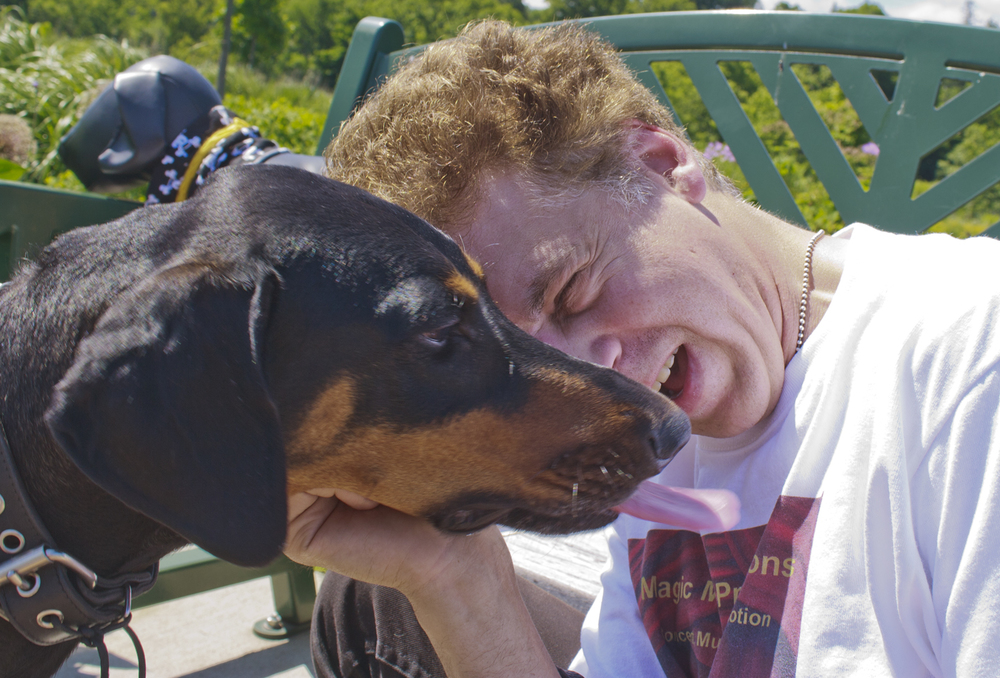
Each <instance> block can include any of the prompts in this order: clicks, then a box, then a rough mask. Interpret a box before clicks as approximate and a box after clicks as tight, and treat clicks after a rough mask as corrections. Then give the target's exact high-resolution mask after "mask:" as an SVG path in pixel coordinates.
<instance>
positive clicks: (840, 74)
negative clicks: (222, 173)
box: [320, 11, 1000, 236]
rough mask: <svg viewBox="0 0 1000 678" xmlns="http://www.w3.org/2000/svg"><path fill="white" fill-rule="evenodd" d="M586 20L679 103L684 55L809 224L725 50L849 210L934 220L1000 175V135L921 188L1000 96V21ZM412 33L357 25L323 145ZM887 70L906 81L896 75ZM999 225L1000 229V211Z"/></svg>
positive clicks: (677, 16)
mask: <svg viewBox="0 0 1000 678" xmlns="http://www.w3.org/2000/svg"><path fill="white" fill-rule="evenodd" d="M585 23H586V24H587V25H588V26H589V27H590V28H591V29H592V30H594V31H596V32H598V33H600V34H601V35H602V36H603V37H605V38H606V39H607V40H609V41H610V42H611V43H612V44H613V45H615V46H616V47H617V48H618V49H619V50H620V51H621V53H622V56H623V58H624V59H625V61H626V63H628V65H629V66H630V67H631V68H632V69H633V70H634V71H635V72H636V73H637V74H638V76H639V78H640V79H641V81H642V82H643V83H644V84H645V85H646V86H647V87H649V89H650V90H652V91H653V92H654V93H656V94H657V95H658V96H659V97H660V99H661V100H662V101H663V102H664V103H665V104H666V105H667V106H670V100H669V98H668V96H667V94H666V93H665V91H664V88H663V86H662V85H661V83H660V81H659V79H658V78H657V77H656V75H655V73H654V72H653V68H652V64H655V63H656V62H671V61H673V62H680V63H682V64H683V66H684V68H685V70H686V71H687V73H688V75H689V76H690V78H691V81H692V82H693V84H694V86H695V87H696V88H697V91H698V94H699V95H700V97H701V99H702V101H703V102H704V104H705V106H706V108H707V109H708V112H709V114H710V115H711V117H712V119H713V120H714V121H715V124H716V126H717V128H718V130H719V132H720V133H721V135H722V137H723V139H724V140H725V142H726V143H727V144H728V146H729V147H730V149H731V150H732V153H733V155H734V156H735V159H736V161H737V163H738V164H739V166H740V168H741V170H742V171H743V173H744V175H745V176H746V178H747V181H748V183H749V184H750V187H751V188H752V189H753V192H754V194H755V198H756V200H757V201H758V202H759V203H760V205H761V206H762V207H764V208H765V209H767V210H770V211H772V212H774V213H776V214H779V215H780V216H782V217H784V218H786V219H788V220H790V221H794V222H798V223H802V224H804V223H805V219H804V217H803V216H802V212H801V210H800V209H799V207H798V205H796V202H795V200H794V198H793V196H792V194H791V192H790V191H789V189H788V186H787V185H786V183H785V181H784V180H783V179H782V177H781V175H780V174H779V171H778V169H777V168H776V167H775V164H774V162H773V161H772V158H771V156H770V155H769V153H768V151H767V149H766V148H765V145H764V143H763V142H762V141H761V138H760V136H759V135H758V133H757V132H756V131H755V129H754V126H753V124H752V123H751V121H750V119H749V118H748V117H747V114H746V112H745V111H744V109H743V108H742V106H741V104H740V101H739V99H738V98H737V96H736V94H735V93H734V92H733V89H732V88H731V87H730V85H729V83H728V82H727V80H726V78H725V76H724V75H723V72H722V70H721V69H720V63H721V62H725V61H738V62H749V63H750V64H752V65H753V67H754V69H755V70H756V72H757V74H758V75H759V77H760V79H761V81H762V82H763V84H764V86H765V87H766V88H767V90H768V91H769V92H770V94H771V97H772V98H773V100H774V103H775V105H776V106H777V108H778V109H779V110H780V112H781V115H782V117H783V118H784V120H785V122H787V123H788V126H789V127H790V129H791V131H792V133H793V134H794V135H795V138H796V139H797V141H798V143H799V145H800V146H801V149H802V152H803V153H804V155H805V157H806V158H807V160H808V161H809V164H810V165H811V166H812V168H813V170H814V171H815V172H816V175H817V177H818V178H819V180H820V181H821V182H822V183H823V185H824V187H825V188H826V190H827V192H828V193H829V195H830V198H831V199H832V201H833V203H834V204H835V205H836V208H837V209H838V211H839V212H840V214H841V217H842V218H843V220H844V222H845V223H850V222H853V221H862V222H867V223H870V224H872V225H875V226H878V227H880V228H883V229H886V230H889V231H895V232H900V233H917V232H922V231H924V230H925V229H927V228H928V227H930V226H931V225H933V224H935V223H936V222H938V221H940V220H941V219H943V218H944V217H946V216H948V215H949V214H951V213H952V212H954V211H955V210H957V209H958V208H960V207H962V206H963V205H965V204H966V203H968V202H969V201H971V200H972V199H973V198H975V197H976V196H978V195H979V194H980V193H982V192H984V191H985V190H987V189H989V188H990V187H992V186H993V185H994V184H996V183H997V182H998V179H1000V148H997V147H996V146H994V147H993V148H990V149H988V150H987V149H982V150H983V151H984V152H982V153H981V154H980V155H979V156H978V157H976V158H975V159H973V160H972V161H971V162H968V163H967V164H965V165H964V166H963V167H961V168H960V169H958V170H957V171H955V172H954V173H953V174H951V175H950V176H948V177H947V178H945V179H943V180H941V181H939V182H938V183H937V184H936V185H934V186H933V187H932V188H930V189H929V190H926V191H925V192H923V193H921V194H920V195H916V196H915V191H914V187H915V178H916V177H917V171H918V167H919V165H920V163H921V161H922V159H924V158H925V156H928V155H929V154H931V153H932V152H933V151H935V149H938V148H939V147H940V146H941V144H943V143H945V142H947V141H948V140H949V139H952V138H953V137H954V136H955V135H956V134H958V133H959V132H961V131H962V130H963V129H965V128H966V127H967V126H968V125H969V124H971V123H973V122H975V121H977V120H978V119H980V118H981V117H982V116H984V115H985V114H987V113H989V112H990V111H991V110H992V109H994V108H995V107H997V105H998V104H1000V31H997V30H992V29H986V28H974V27H968V26H957V25H948V24H935V23H921V22H914V21H906V20H899V19H891V18H887V17H872V16H859V15H851V14H808V13H804V12H747V11H718V12H671V13H663V14H633V15H624V16H612V17H600V18H594V19H587V20H585ZM402 46H403V31H402V28H401V27H400V26H399V24H397V23H396V22H394V21H389V20H387V19H378V18H367V19H364V20H363V21H362V22H361V23H360V24H359V25H358V28H357V31H356V32H355V34H354V38H353V39H352V41H351V46H350V49H349V51H348V53H347V56H346V58H345V62H344V66H343V69H342V70H341V75H340V81H339V82H338V84H337V89H336V90H335V92H334V98H333V102H332V105H331V108H330V115H329V116H328V119H327V123H326V128H325V130H324V135H323V138H322V141H321V143H320V150H321V149H322V148H323V147H325V146H326V144H327V143H328V142H329V140H330V138H332V136H333V134H334V133H335V131H336V130H338V129H339V126H340V124H341V122H342V121H343V120H345V119H346V118H347V117H348V116H349V115H350V111H351V110H353V108H354V107H355V106H357V105H358V104H359V103H360V102H361V101H362V100H363V98H364V97H365V96H366V95H367V94H369V93H370V92H372V91H373V90H374V89H375V88H377V87H378V84H379V81H380V79H382V78H384V77H385V76H386V75H387V74H388V73H391V72H392V70H393V69H394V68H395V67H396V66H397V65H398V64H400V63H402V62H403V61H404V60H406V59H409V58H411V57H412V56H413V55H414V54H415V53H417V52H419V50H421V49H422V48H421V47H416V48H410V49H402ZM796 64H812V65H819V66H825V67H827V68H829V70H830V73H831V74H832V75H833V77H834V78H835V79H836V80H837V82H838V83H839V85H840V87H841V89H842V90H843V92H844V94H845V95H846V97H847V98H848V100H849V101H850V103H851V105H852V106H853V107H854V110H855V111H856V113H857V116H858V118H859V119H860V121H861V123H862V124H863V125H864V127H865V130H866V131H867V132H868V134H869V136H870V137H871V139H872V141H874V142H875V144H877V146H878V151H879V155H878V160H877V162H876V165H875V169H874V173H873V175H872V177H871V180H870V184H869V185H868V186H867V187H866V186H864V185H863V184H862V182H860V181H859V179H858V176H857V175H856V174H855V172H854V170H853V169H852V168H851V166H850V165H849V163H848V161H847V159H846V158H845V155H844V153H843V152H842V150H841V148H840V147H839V146H838V144H837V142H836V141H835V140H834V138H833V136H832V135H831V133H830V130H829V129H828V128H827V126H826V124H825V123H824V122H823V119H822V118H821V116H820V114H819V113H818V112H817V110H816V108H815V106H814V105H813V103H812V101H811V100H810V97H809V95H808V93H807V92H806V90H805V89H804V88H803V86H802V83H801V82H800V81H799V79H798V77H797V76H796V75H795V72H794V70H793V68H792V67H793V66H795V65H796ZM880 81H881V82H883V83H885V82H887V81H888V82H894V88H886V87H885V86H884V85H881V86H880V84H879V82H880ZM948 81H952V82H953V83H954V82H957V83H959V85H960V87H964V90H963V91H961V93H960V94H958V95H957V96H954V97H953V98H952V99H950V100H948V101H945V102H943V103H942V102H941V101H940V98H941V97H940V92H941V91H942V87H943V86H946V85H947V83H948ZM886 89H889V92H888V93H887V92H886ZM679 122H681V123H683V122H684V121H683V120H681V121H679ZM987 234H989V235H994V236H1000V223H998V224H994V225H993V226H992V227H990V228H989V229H988V231H987Z"/></svg>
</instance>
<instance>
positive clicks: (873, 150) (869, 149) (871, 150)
mask: <svg viewBox="0 0 1000 678" xmlns="http://www.w3.org/2000/svg"><path fill="white" fill-rule="evenodd" d="M861 152H862V153H867V154H868V155H874V156H875V157H876V158H877V157H878V153H879V151H878V144H876V143H875V142H874V141H869V142H868V143H867V144H864V145H862V146H861Z"/></svg>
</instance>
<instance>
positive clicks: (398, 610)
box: [310, 572, 583, 678]
mask: <svg viewBox="0 0 1000 678" xmlns="http://www.w3.org/2000/svg"><path fill="white" fill-rule="evenodd" d="M518 584H519V586H520V588H521V597H522V598H524V601H525V604H526V605H527V606H528V612H529V613H531V618H532V620H533V621H534V622H535V626H536V627H537V628H538V631H539V633H540V634H541V636H542V640H543V641H544V642H545V647H546V649H548V651H549V654H550V655H551V656H552V659H553V661H554V662H555V663H556V665H557V666H559V667H560V668H561V669H562V668H565V667H566V666H567V665H568V664H569V662H570V660H572V659H573V656H574V655H575V654H576V651H577V650H578V649H579V647H580V626H581V624H582V623H583V613H581V612H579V611H578V610H576V609H574V608H572V607H570V606H569V605H567V604H566V603H564V602H563V601H561V600H559V599H558V598H556V597H555V596H553V595H551V594H549V593H547V592H545V591H543V590H542V589H540V588H538V587H537V586H535V585H534V584H532V583H530V582H528V581H526V580H524V579H521V578H519V579H518ZM310 634H311V638H310V643H311V646H312V656H313V664H314V666H315V670H316V676H317V678H401V677H405V678H445V673H444V669H443V668H442V667H441V662H440V661H439V660H438V657H437V654H436V653H435V652H434V648H433V647H432V646H431V643H430V640H429V639H428V638H427V634H425V633H424V630H423V629H422V628H420V624H419V623H418V622H417V619H416V616H415V615H414V614H413V608H412V607H410V603H409V601H408V600H407V599H406V596H404V595H403V594H402V593H400V592H399V591H396V590H395V589H390V588H386V587H384V586H373V585H371V584H365V583H363V582H359V581H355V580H353V579H348V578H347V577H343V576H341V575H338V574H334V573H331V572H328V573H327V574H326V576H325V577H324V578H323V585H322V586H321V587H320V591H319V595H318V596H317V598H316V609H315V611H314V612H313V623H312V629H311V631H310ZM561 673H562V674H563V675H564V676H566V675H575V674H569V673H566V672H565V671H561Z"/></svg>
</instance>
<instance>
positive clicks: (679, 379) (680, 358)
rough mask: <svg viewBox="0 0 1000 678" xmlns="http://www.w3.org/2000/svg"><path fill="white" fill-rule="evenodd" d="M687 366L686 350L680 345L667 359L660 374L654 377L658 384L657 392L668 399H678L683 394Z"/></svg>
mask: <svg viewBox="0 0 1000 678" xmlns="http://www.w3.org/2000/svg"><path fill="white" fill-rule="evenodd" d="M687 366H688V361H687V349H685V348H684V345H683V344H682V345H680V346H678V347H677V350H675V351H674V352H673V353H671V354H670V355H669V356H668V357H667V360H666V362H665V363H664V364H663V367H661V368H660V373H659V374H657V375H656V383H657V384H659V388H658V389H657V390H658V391H659V392H660V393H662V394H663V395H665V396H667V397H668V398H670V399H676V398H679V397H680V395H681V393H683V392H684V380H685V379H686V378H687Z"/></svg>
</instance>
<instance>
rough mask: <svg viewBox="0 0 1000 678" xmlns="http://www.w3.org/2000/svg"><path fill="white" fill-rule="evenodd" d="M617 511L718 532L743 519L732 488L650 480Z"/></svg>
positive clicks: (679, 525)
mask: <svg viewBox="0 0 1000 678" xmlns="http://www.w3.org/2000/svg"><path fill="white" fill-rule="evenodd" d="M614 510H615V511H618V512H619V513H627V514H629V515H630V516H635V517H636V518H641V519H643V520H652V521H655V522H657V523H664V524H666V525H671V526H673V527H678V528H681V529H684V530H697V531H701V530H709V531H712V532H719V531H722V530H728V529H729V528H731V527H733V526H734V525H736V523H738V522H740V500H739V499H737V498H736V495H735V494H733V493H732V492H730V491H729V490H693V489H688V488H684V487H666V486H664V485H657V484H656V483H653V482H651V481H649V480H647V481H645V482H643V483H641V484H640V485H639V488H638V489H637V490H636V491H635V494H633V495H632V496H631V497H629V498H628V499H626V500H625V502H624V503H622V504H619V505H618V506H616V507H615V508H614Z"/></svg>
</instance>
